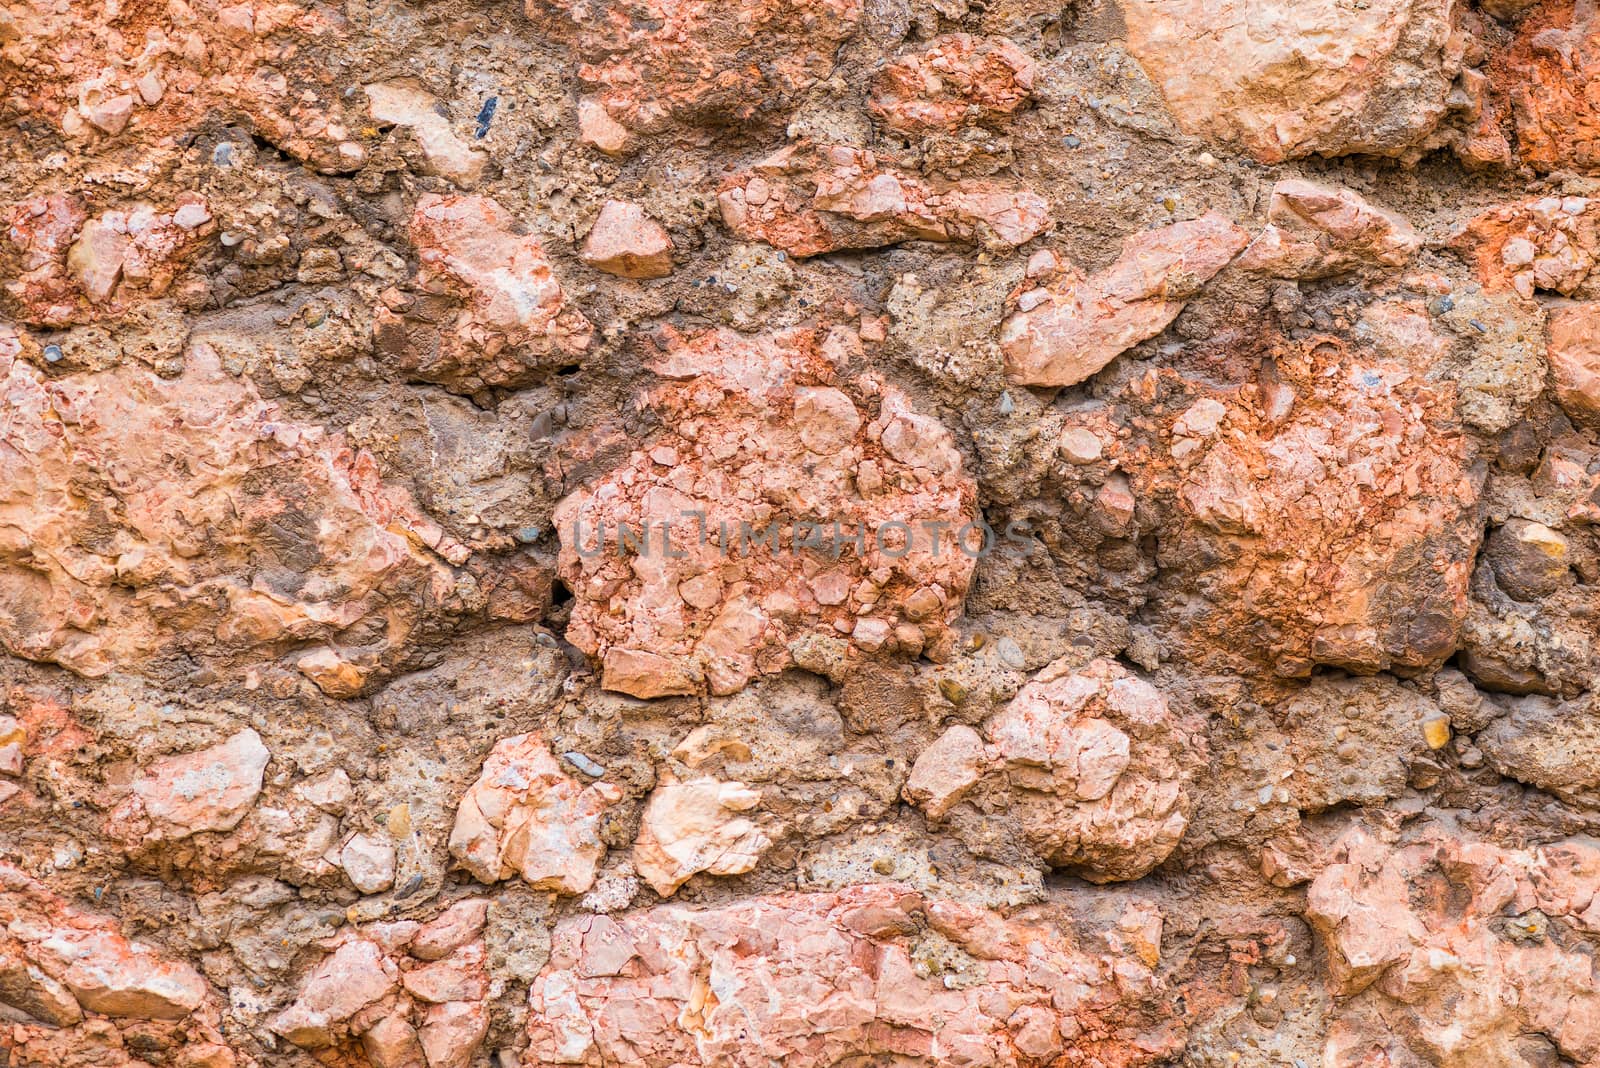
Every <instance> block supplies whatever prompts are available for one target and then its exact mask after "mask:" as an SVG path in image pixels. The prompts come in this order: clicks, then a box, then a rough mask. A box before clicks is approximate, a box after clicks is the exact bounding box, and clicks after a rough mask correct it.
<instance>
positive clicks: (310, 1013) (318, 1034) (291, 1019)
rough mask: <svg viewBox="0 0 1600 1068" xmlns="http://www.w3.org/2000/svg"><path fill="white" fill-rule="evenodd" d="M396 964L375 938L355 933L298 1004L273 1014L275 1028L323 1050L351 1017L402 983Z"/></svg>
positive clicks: (310, 981)
mask: <svg viewBox="0 0 1600 1068" xmlns="http://www.w3.org/2000/svg"><path fill="white" fill-rule="evenodd" d="M398 979H399V974H398V972H397V971H396V969H395V966H394V965H393V964H392V963H391V962H390V961H389V960H388V958H387V957H385V956H384V955H383V952H382V951H381V950H380V949H379V948H378V947H377V946H376V945H374V944H373V943H371V942H369V941H367V940H366V939H363V938H358V937H352V938H349V939H348V940H346V941H345V942H344V943H343V944H342V945H340V946H339V948H338V949H336V950H335V951H334V952H333V954H332V955H331V956H329V957H328V958H327V959H326V960H324V961H323V962H322V963H321V964H319V965H317V967H316V968H315V969H313V970H312V972H311V974H310V975H308V976H307V977H306V979H305V981H304V982H303V983H302V984H301V985H300V992H299V994H298V995H296V997H295V1000H294V1003H293V1004H292V1005H290V1006H289V1007H288V1008H287V1009H284V1010H283V1011H282V1012H281V1013H279V1014H278V1015H277V1016H276V1017H274V1018H273V1020H272V1022H271V1024H270V1026H271V1028H272V1030H273V1031H274V1032H275V1033H277V1034H280V1035H282V1036H283V1037H284V1038H287V1039H288V1040H289V1041H290V1042H293V1043H294V1044H295V1045H297V1046H301V1047H303V1048H305V1049H323V1048H325V1047H327V1046H329V1045H331V1044H332V1043H333V1042H334V1040H335V1039H336V1038H337V1037H339V1036H340V1035H341V1034H343V1033H344V1030H345V1025H346V1023H347V1022H348V1021H349V1020H350V1018H351V1017H353V1016H355V1015H356V1014H357V1013H358V1012H360V1011H361V1010H362V1009H364V1008H366V1007H367V1006H368V1005H371V1004H372V1003H373V1002H376V1001H378V1000H379V999H381V998H383V997H386V996H387V995H388V994H389V993H390V992H391V991H393V990H394V989H395V987H396V986H397V984H398Z"/></svg>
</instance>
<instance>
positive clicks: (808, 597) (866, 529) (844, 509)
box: [555, 328, 982, 698]
mask: <svg viewBox="0 0 1600 1068" xmlns="http://www.w3.org/2000/svg"><path fill="white" fill-rule="evenodd" d="M664 346H665V347H664V349H663V350H661V351H660V352H659V353H658V354H657V355H656V356H655V357H654V359H653V362H652V365H651V366H652V369H653V370H654V372H655V374H656V375H658V376H659V378H660V384H659V385H657V386H655V387H653V388H651V389H650V390H648V391H646V392H645V393H644V394H643V395H642V396H641V397H640V403H641V404H642V405H643V406H645V407H647V408H649V409H650V410H652V411H653V412H655V413H656V414H657V416H658V418H659V419H660V425H661V427H662V430H661V431H660V432H659V433H657V434H656V435H654V436H653V437H652V439H651V440H650V441H648V442H644V443H641V447H639V448H637V449H635V450H634V451H633V452H632V453H631V454H629V455H628V456H627V457H626V458H625V459H624V461H623V462H622V463H621V464H620V465H619V466H617V467H615V468H614V469H613V470H612V471H611V472H610V473H608V474H607V475H605V476H604V477H603V478H601V479H598V480H596V481H595V482H594V483H593V484H592V485H591V486H588V487H586V488H584V489H582V490H580V491H578V492H577V493H575V494H574V495H572V496H571V497H568V498H567V499H566V500H564V501H562V502H561V505H560V506H559V507H558V508H557V509H556V514H555V522H556V532H557V534H558V536H559V537H560V539H561V562H560V567H561V575H562V579H563V580H564V581H565V582H566V584H567V585H568V586H569V587H570V588H571V590H572V591H573V597H574V607H573V613H572V621H571V623H570V624H569V626H568V629H567V638H568V640H569V641H571V642H572V643H573V644H574V645H576V646H577V647H578V648H579V649H581V650H583V651H584V652H585V653H588V654H589V655H591V656H593V657H595V658H597V659H598V660H599V661H600V664H601V668H602V671H603V676H602V681H603V684H604V685H605V686H606V687H607V688H608V689H614V690H620V691H621V692H624V693H629V694H632V695H633V696H635V697H645V698H649V697H660V696H667V695H671V694H684V693H696V692H700V691H702V690H703V689H710V690H711V692H713V693H719V694H728V693H733V692H735V691H737V690H739V689H740V688H741V687H743V686H744V685H745V684H746V683H748V682H749V681H750V680H751V679H752V678H753V677H754V676H755V675H756V674H758V673H766V672H774V671H779V670H782V669H783V667H784V666H786V665H787V664H788V663H789V662H790V653H789V642H790V641H791V640H793V639H795V638H798V637H801V636H802V635H806V634H810V633H820V634H829V635H832V636H834V637H839V636H843V637H845V638H846V639H848V640H849V642H850V644H851V645H852V646H853V647H854V648H855V649H856V650H858V651H859V652H861V653H864V654H875V653H888V652H891V651H895V650H898V651H899V652H901V653H902V654H903V655H907V656H915V655H917V654H918V653H922V652H924V651H933V652H934V653H935V654H938V651H939V650H941V649H943V648H947V647H948V643H949V641H950V640H951V638H950V631H949V626H950V624H951V622H952V621H953V620H954V619H955V617H956V615H957V614H958V613H959V611H960V607H961V599H962V596H963V595H964V593H965V592H966V588H967V584H968V582H969V581H970V579H971V575H972V568H973V565H974V561H975V558H976V556H977V553H978V550H979V549H980V548H981V545H979V544H977V543H975V542H973V541H972V540H971V539H973V538H977V540H978V542H981V541H982V534H981V531H978V530H976V529H974V530H971V531H967V532H965V533H963V531H962V528H963V527H965V526H966V525H968V524H969V523H972V522H973V521H974V520H975V519H976V518H977V517H976V514H975V512H974V511H973V487H972V483H971V481H970V480H969V479H968V477H967V476H965V475H964V474H963V472H962V467H961V457H960V454H959V453H957V452H956V450H955V448H954V446H953V443H952V442H951V439H950V436H949V433H948V431H946V430H945V428H944V427H943V426H942V425H940V424H939V423H937V422H936V421H935V420H933V419H932V418H930V417H928V416H927V415H924V414H922V413H920V412H918V411H917V410H916V409H915V408H914V407H913V405H912V403H911V401H910V400H909V398H907V397H906V395H905V394H903V393H902V392H900V391H899V390H898V389H896V388H894V387H893V386H889V385H886V384H884V383H882V381H881V379H877V378H876V377H874V376H871V375H868V376H864V377H855V376H854V375H853V374H851V373H850V368H851V367H852V366H853V365H854V364H855V361H857V360H859V359H860V358H861V354H862V352H863V347H862V342H861V339H860V338H859V336H858V335H857V334H856V333H855V332H854V331H853V330H849V329H845V328H835V329H833V330H831V331H829V332H828V333H827V334H819V333H818V332H817V331H815V330H811V329H800V330H794V331H788V332H784V333H779V334H773V335H767V336H763V337H757V338H742V337H739V336H737V335H735V334H732V333H730V332H712V333H705V334H700V335H696V336H693V337H681V336H678V335H676V334H668V335H667V336H666V338H665V339H664ZM858 534H859V536H860V543H859V544H857V543H856V542H854V541H851V540H850V539H852V538H853V537H855V536H856V535H858ZM963 538H965V539H967V540H966V541H962V540H961V539H963Z"/></svg>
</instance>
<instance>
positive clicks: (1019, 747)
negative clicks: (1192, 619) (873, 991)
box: [906, 660, 1204, 882]
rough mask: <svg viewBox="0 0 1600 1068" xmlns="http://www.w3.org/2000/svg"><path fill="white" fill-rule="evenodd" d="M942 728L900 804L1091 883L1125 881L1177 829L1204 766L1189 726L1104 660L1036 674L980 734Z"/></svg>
mask: <svg viewBox="0 0 1600 1068" xmlns="http://www.w3.org/2000/svg"><path fill="white" fill-rule="evenodd" d="M984 735H985V736H986V737H987V744H985V743H984V739H983V738H982V737H980V736H978V734H977V733H976V732H975V731H973V730H972V729H971V728H970V727H965V726H961V725H957V726H953V727H951V728H949V729H948V730H947V731H946V732H945V733H944V734H943V735H941V736H940V737H939V739H938V740H937V741H936V742H934V743H933V745H931V746H929V747H928V749H926V750H924V752H923V753H922V754H921V755H920V756H919V757H918V758H917V761H916V763H915V765H913V767H912V770H911V777H910V779H908V780H907V783H906V796H907V798H908V799H910V800H912V801H913V802H915V803H917V804H919V805H920V806H921V807H922V808H923V810H924V811H925V812H927V813H928V815H929V816H930V817H933V818H942V817H946V816H948V815H949V813H950V812H951V809H952V807H953V806H954V805H955V804H956V803H957V802H959V801H960V800H961V799H962V798H963V797H964V796H967V795H968V794H969V792H970V795H971V799H972V809H971V810H970V811H968V812H963V813H962V818H961V820H960V821H959V822H961V823H970V822H972V819H973V816H974V814H976V815H977V818H979V819H980V820H981V821H982V822H993V821H1002V822H1008V823H1009V824H1010V825H1011V829H1012V831H1013V833H1015V834H1016V835H1017V836H1018V837H1020V838H1021V839H1023V840H1024V841H1025V842H1026V843H1027V845H1028V847H1029V848H1030V849H1031V850H1033V851H1034V853H1035V854H1036V855H1037V856H1038V857H1039V858H1040V859H1041V860H1042V861H1044V862H1045V863H1047V864H1049V865H1051V866H1053V867H1066V868H1072V869H1074V870H1075V871H1078V872H1080V873H1081V874H1082V875H1083V876H1084V877H1085V878H1088V879H1090V880H1093V881H1095V882H1109V881H1114V880H1122V879H1137V878H1139V877H1140V876H1142V875H1144V874H1145V873H1146V872H1148V871H1149V870H1150V869H1151V868H1153V867H1154V866H1155V865H1157V864H1159V863H1160V862H1161V861H1162V860H1163V859H1165V858H1166V856H1167V855H1168V854H1169V853H1171V852H1172V850H1173V848H1174V847H1175V846H1176V845H1177V844H1178V840H1179V839H1180V838H1181V837H1182V836H1183V831H1184V827H1185V826H1187V825H1188V822H1189V810H1190V806H1191V798H1190V796H1189V786H1190V780H1191V778H1192V776H1193V774H1194V771H1195V769H1196V768H1197V767H1198V766H1199V764H1200V762H1201V760H1202V759H1203V756H1204V746H1203V743H1200V742H1199V741H1198V740H1197V739H1196V738H1195V736H1194V734H1193V725H1192V724H1189V723H1185V722H1184V721H1182V720H1181V719H1180V718H1179V717H1177V716H1175V715H1174V714H1173V713H1172V711H1171V709H1170V708H1169V707H1168V705H1167V702H1166V699H1165V698H1163V697H1162V696H1161V694H1160V693H1159V692H1158V691H1157V690H1156V689H1155V688H1154V687H1152V686H1151V685H1150V684H1149V683H1147V682H1145V681H1144V680H1142V679H1139V678H1137V677H1135V676H1133V675H1131V674H1129V673H1128V672H1127V671H1126V670H1124V669H1123V668H1121V667H1119V666H1118V665H1116V664H1115V663H1113V662H1112V661H1109V660H1096V661H1094V662H1092V663H1091V664H1089V665H1088V666H1086V667H1084V668H1083V669H1081V670H1077V671H1074V670H1072V669H1071V668H1070V667H1069V666H1068V665H1067V664H1065V663H1057V664H1054V665H1051V666H1049V667H1046V668H1045V669H1044V670H1043V671H1041V672H1040V673H1039V674H1038V675H1037V676H1036V677H1035V678H1034V680H1033V681H1032V682H1030V683H1029V684H1028V685H1027V686H1025V687H1023V689H1022V691H1021V692H1020V693H1018V694H1017V696H1016V697H1015V698H1013V699H1012V701H1011V702H1010V703H1009V704H1008V705H1007V706H1006V707H1005V708H1004V709H1002V710H1001V711H1000V712H999V713H998V714H996V715H995V716H994V717H993V718H991V719H990V720H989V721H988V722H987V723H986V724H985V725H984Z"/></svg>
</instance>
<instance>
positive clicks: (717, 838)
mask: <svg viewBox="0 0 1600 1068" xmlns="http://www.w3.org/2000/svg"><path fill="white" fill-rule="evenodd" d="M760 804H761V791H760V790H752V789H750V788H749V787H747V786H746V785H745V784H744V783H742V782H719V781H718V780H716V779H712V778H699V779H695V780H692V781H690V782H677V781H675V780H673V779H671V778H670V777H669V778H665V779H663V780H662V781H660V782H658V783H657V784H656V788H655V789H654V790H653V791H651V793H650V800H649V801H647V802H646V803H645V808H644V816H643V817H642V818H641V820H640V823H639V837H638V839H637V840H636V841H635V842H634V844H633V866H634V869H635V870H636V871H637V872H638V873H639V876H640V877H641V878H643V879H644V881H645V882H647V883H649V884H650V887H651V889H653V890H654V891H655V892H656V893H658V894H660V895H661V896H662V897H671V896H672V895H673V894H674V893H676V892H677V890H678V887H680V886H682V885H683V884H684V883H686V882H688V881H689V879H690V877H691V876H694V875H696V874H697V873H699V872H706V873H708V874H711V875H743V874H744V873H745V872H748V871H751V870H753V869H754V868H755V866H756V864H757V863H758V862H759V861H760V859H761V854H763V853H765V852H766V851H767V849H768V848H769V847H770V846H771V845H772V842H771V840H770V839H768V838H767V836H766V835H764V834H762V833H761V831H760V829H759V828H758V827H757V826H756V824H755V822H754V821H753V820H752V819H751V818H750V817H749V816H747V815H746V813H749V812H751V811H752V810H754V809H755V808H757V807H758V806H760Z"/></svg>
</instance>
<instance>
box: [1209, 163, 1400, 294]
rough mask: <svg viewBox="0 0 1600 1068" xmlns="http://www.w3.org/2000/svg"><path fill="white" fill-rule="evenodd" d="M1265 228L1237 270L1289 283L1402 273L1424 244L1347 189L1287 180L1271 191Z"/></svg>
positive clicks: (1395, 217)
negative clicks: (1374, 270) (1376, 271)
mask: <svg viewBox="0 0 1600 1068" xmlns="http://www.w3.org/2000/svg"><path fill="white" fill-rule="evenodd" d="M1267 221H1268V225H1267V228H1266V229H1265V230H1263V231H1262V232H1261V233H1260V234H1259V235H1258V236H1257V237H1256V239H1255V240H1254V241H1252V242H1251V243H1250V247H1249V248H1247V249H1246V250H1245V251H1244V254H1243V255H1241V256H1240V257H1239V266H1240V267H1243V268H1245V269H1247V270H1257V271H1265V272H1268V273H1270V274H1275V275H1278V276H1279V277H1287V278H1323V277H1327V276H1328V275H1334V274H1340V273H1343V272H1345V271H1352V270H1356V269H1358V268H1362V267H1403V266H1405V264H1406V263H1407V262H1408V261H1409V260H1410V259H1411V257H1412V255H1414V254H1415V253H1416V251H1417V249H1419V248H1421V247H1422V238H1421V237H1420V236H1419V235H1418V234H1417V232H1416V230H1414V229H1412V226H1411V224H1410V223H1409V222H1407V221H1406V220H1405V219H1403V218H1401V217H1400V216H1398V215H1396V214H1394V213H1392V212H1388V211H1384V210H1383V209H1382V208H1379V207H1375V206H1374V205H1372V204H1369V203H1367V202H1366V201H1365V200H1363V199H1362V198H1361V197H1359V196H1357V195H1356V194H1355V193H1353V192H1351V191H1350V190H1348V189H1342V188H1340V187H1338V186H1326V185H1318V184H1317V183H1315V182H1308V181H1305V180H1304V179H1301V178H1287V179H1284V180H1283V181H1281V182H1279V183H1278V184H1277V185H1275V186H1273V187H1272V203H1271V206H1270V207H1269V208H1268V210H1267Z"/></svg>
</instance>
